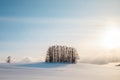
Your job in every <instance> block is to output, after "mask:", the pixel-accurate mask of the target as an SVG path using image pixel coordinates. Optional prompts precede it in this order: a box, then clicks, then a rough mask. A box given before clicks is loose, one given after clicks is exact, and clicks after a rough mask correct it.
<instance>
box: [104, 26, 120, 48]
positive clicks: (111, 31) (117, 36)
mask: <svg viewBox="0 0 120 80" xmlns="http://www.w3.org/2000/svg"><path fill="white" fill-rule="evenodd" d="M103 36H104V37H103V42H102V43H103V47H104V48H108V49H113V48H117V47H119V46H120V30H119V29H118V28H117V27H116V26H115V25H113V26H112V28H111V27H110V28H108V30H107V31H106V33H105V34H104V35H103Z"/></svg>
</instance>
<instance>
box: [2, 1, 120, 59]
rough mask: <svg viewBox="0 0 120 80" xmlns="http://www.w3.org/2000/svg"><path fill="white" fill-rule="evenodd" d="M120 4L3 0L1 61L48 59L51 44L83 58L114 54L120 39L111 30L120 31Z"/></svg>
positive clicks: (115, 2)
mask: <svg viewBox="0 0 120 80" xmlns="http://www.w3.org/2000/svg"><path fill="white" fill-rule="evenodd" d="M119 4H120V1H119V0H0V59H1V60H4V59H5V58H6V57H7V56H9V55H10V56H12V57H13V58H14V59H15V60H17V59H21V58H26V57H30V58H35V59H39V58H42V59H44V56H45V55H46V52H47V49H48V47H49V46H51V45H67V46H71V47H75V48H76V49H77V51H78V53H79V55H80V56H83V57H84V56H88V55H91V54H93V53H95V54H96V55H98V53H102V54H104V53H105V52H106V53H108V52H111V50H112V51H113V48H112V49H111V47H109V46H114V47H116V46H117V49H119V46H120V44H119V45H116V44H117V43H119V41H116V40H120V36H119V35H117V36H116V37H117V38H116V40H110V39H111V38H113V37H109V36H110V34H112V33H113V31H111V30H113V29H117V30H118V32H119V28H120V27H119V25H120V23H119V21H120V5H119ZM110 29H111V30H110ZM107 32H108V36H107V35H106V33H107ZM109 32H110V33H109ZM114 32H116V31H114ZM116 34H119V33H116ZM116 34H115V35H116ZM105 35H106V36H105ZM113 36H114V35H113ZM106 37H107V39H106ZM109 40H110V41H109ZM105 41H106V42H108V43H107V44H105V43H104V42H105ZM115 42H116V43H115ZM111 43H113V44H111ZM108 44H111V45H108ZM108 49H111V50H110V51H108ZM118 52H119V51H118ZM112 54H113V53H112Z"/></svg>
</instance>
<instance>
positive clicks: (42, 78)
mask: <svg viewBox="0 0 120 80" xmlns="http://www.w3.org/2000/svg"><path fill="white" fill-rule="evenodd" d="M0 80H120V67H116V66H102V65H92V64H85V63H78V64H59V63H54V64H52V63H51V64H50V63H33V64H0Z"/></svg>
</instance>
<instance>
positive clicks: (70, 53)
mask: <svg viewBox="0 0 120 80" xmlns="http://www.w3.org/2000/svg"><path fill="white" fill-rule="evenodd" d="M78 58H79V57H78V54H77V51H76V49H75V48H72V47H67V46H59V45H56V46H51V47H49V48H48V51H47V55H46V62H68V63H76V61H77V59H78Z"/></svg>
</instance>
